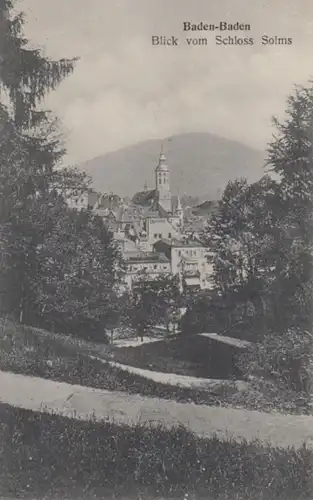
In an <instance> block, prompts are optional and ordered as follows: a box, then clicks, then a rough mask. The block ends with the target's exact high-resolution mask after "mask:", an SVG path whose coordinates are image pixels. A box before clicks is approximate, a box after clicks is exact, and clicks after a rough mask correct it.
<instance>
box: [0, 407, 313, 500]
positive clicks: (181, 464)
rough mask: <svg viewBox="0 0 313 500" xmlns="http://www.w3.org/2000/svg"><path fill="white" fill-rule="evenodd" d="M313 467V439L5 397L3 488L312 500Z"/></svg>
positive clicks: (3, 491) (0, 452) (0, 442)
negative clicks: (46, 407)
mask: <svg viewBox="0 0 313 500" xmlns="http://www.w3.org/2000/svg"><path fill="white" fill-rule="evenodd" d="M312 474H313V453H312V451H310V450H307V449H306V448H305V447H303V448H301V449H300V450H295V449H291V448H290V449H279V448H272V447H269V446H265V445H261V443H259V442H252V443H247V442H245V441H243V442H240V443H238V442H235V441H234V440H232V439H228V440H221V439H219V438H217V437H216V436H213V437H211V438H210V439H200V438H198V437H196V436H194V435H193V434H191V433H190V432H188V431H187V430H186V429H184V428H182V427H174V428H172V429H170V430H168V429H165V428H163V427H162V426H161V425H160V426H158V427H153V426H148V425H145V426H143V425H137V426H136V427H132V428H129V427H126V426H117V425H115V424H113V423H108V422H106V423H104V422H102V423H99V422H98V423H96V422H95V421H93V420H92V419H91V420H90V421H89V422H81V421H76V420H73V419H69V418H66V417H60V416H56V415H48V414H41V413H35V412H31V411H26V410H22V409H17V408H10V407H8V406H5V405H0V495H1V496H2V495H3V496H4V495H9V494H11V495H14V496H18V495H21V494H24V493H25V492H26V491H27V492H28V494H29V495H33V496H35V495H41V496H43V495H46V494H49V493H52V494H53V495H54V498H61V497H62V498H66V497H67V498H68V495H69V493H70V492H71V491H73V490H75V491H76V492H77V491H79V492H80V494H81V497H83V498H87V496H88V493H89V492H90V491H92V492H93V491H96V490H97V489H101V488H102V489H104V490H105V491H107V490H108V489H110V490H111V491H112V492H113V493H112V494H111V495H110V498H116V495H117V494H122V493H126V494H127V498H128V499H129V498H131V495H132V493H133V492H135V491H136V492H137V496H136V497H135V496H134V497H133V498H140V496H141V495H138V491H139V492H141V493H142V498H147V497H150V495H151V496H154V497H155V496H158V498H160V496H161V495H163V497H164V496H166V498H168V497H169V496H170V497H171V498H179V499H180V500H181V499H182V498H183V496H184V495H185V497H187V493H188V494H189V495H195V496H194V498H197V499H199V498H203V499H204V498H205V499H214V500H216V499H218V498H220V495H221V497H222V498H223V499H230V498H231V499H232V500H235V499H238V500H239V499H241V500H248V499H249V500H250V499H251V498H253V499H254V500H261V499H262V500H264V499H266V500H272V499H281V500H282V499H284V500H289V499H290V500H291V498H292V499H293V500H298V499H299V500H300V499H302V500H304V499H309V498H311V496H310V495H311V492H312V486H313V485H312ZM143 492H144V493H143ZM82 493H83V494H82ZM76 496H77V495H76ZM125 496H126V495H125ZM99 498H108V496H107V494H106V495H104V494H103V491H102V495H101V496H99ZM189 498H192V497H190V496H189Z"/></svg>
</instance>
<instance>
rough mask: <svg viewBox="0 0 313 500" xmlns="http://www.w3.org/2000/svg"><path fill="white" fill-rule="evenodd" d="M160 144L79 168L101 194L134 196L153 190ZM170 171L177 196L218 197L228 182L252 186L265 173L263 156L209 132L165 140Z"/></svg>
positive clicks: (145, 145) (126, 150)
mask: <svg viewBox="0 0 313 500" xmlns="http://www.w3.org/2000/svg"><path fill="white" fill-rule="evenodd" d="M161 144H162V140H149V141H144V142H141V143H138V144H135V145H132V146H129V147H126V148H123V149H120V150H118V151H113V152H110V153H107V154H105V155H102V156H98V157H96V158H94V159H92V160H89V161H87V162H85V163H82V164H80V165H78V167H79V168H81V169H82V170H84V171H85V172H87V173H88V174H89V175H90V176H91V177H92V179H93V184H94V187H95V188H96V189H97V190H98V191H102V192H114V193H118V194H120V195H121V196H132V195H133V194H134V193H135V192H137V191H140V190H142V189H143V187H144V183H145V181H147V183H148V186H149V188H150V187H151V188H153V187H154V169H155V167H156V165H157V161H158V157H159V154H160V150H161ZM164 150H165V154H166V156H167V158H168V165H169V167H170V169H171V186H172V192H173V194H178V195H180V196H183V195H184V194H188V195H190V196H197V197H200V198H201V199H202V200H205V199H210V200H214V199H218V198H219V197H220V194H221V192H222V190H223V189H224V187H225V185H226V183H227V182H228V180H233V179H235V178H236V177H247V178H248V180H249V181H250V182H253V181H256V180H258V179H259V178H260V177H261V176H262V175H263V174H264V171H263V168H262V167H263V164H264V156H265V155H264V153H263V152H261V151H258V150H255V149H252V148H250V147H248V146H245V145H244V144H241V143H239V142H236V141H231V140H228V139H223V138H221V137H218V136H215V135H212V134H208V133H189V134H181V135H176V136H173V137H171V138H168V139H166V140H164Z"/></svg>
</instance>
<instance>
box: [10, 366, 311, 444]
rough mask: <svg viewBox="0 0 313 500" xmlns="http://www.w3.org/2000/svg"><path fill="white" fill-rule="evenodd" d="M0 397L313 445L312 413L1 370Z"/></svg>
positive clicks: (81, 415)
mask: <svg viewBox="0 0 313 500" xmlns="http://www.w3.org/2000/svg"><path fill="white" fill-rule="evenodd" d="M0 401H1V402H3V403H7V404H10V405H12V406H17V407H21V408H25V409H29V410H36V411H42V412H54V413H58V414H61V415H65V416H69V417H72V418H76V419H88V417H89V416H90V415H91V414H93V415H94V417H95V418H96V419H97V420H101V419H109V420H114V421H115V422H116V423H121V424H129V425H134V424H136V423H138V422H141V423H144V422H150V423H152V424H159V423H162V424H164V425H165V426H167V427H171V426H173V425H175V424H176V425H177V424H182V425H184V426H186V427H187V428H188V429H190V430H191V431H193V432H194V433H195V434H197V435H198V436H201V437H203V436H206V437H208V436H210V435H212V434H213V433H215V434H217V435H218V436H219V437H231V436H232V437H234V438H236V439H241V438H245V439H247V440H251V439H255V438H258V439H260V440H262V441H266V442H269V443H271V444H273V445H277V446H282V447H287V446H291V445H293V446H295V447H300V446H302V444H303V442H306V443H307V445H308V446H310V447H313V417H309V416H295V415H281V414H275V413H261V412H258V411H247V410H239V409H231V408H216V407H209V406H200V405H195V404H192V403H186V404H183V403H176V402H174V401H166V400H161V399H156V398H147V397H142V396H139V395H128V394H126V393H121V392H110V391H105V390H98V389H92V388H90V387H83V386H79V385H71V384H66V383H63V382H62V383H61V382H54V381H51V380H46V379H41V378H37V377H29V376H23V375H17V374H13V373H10V372H3V371H0Z"/></svg>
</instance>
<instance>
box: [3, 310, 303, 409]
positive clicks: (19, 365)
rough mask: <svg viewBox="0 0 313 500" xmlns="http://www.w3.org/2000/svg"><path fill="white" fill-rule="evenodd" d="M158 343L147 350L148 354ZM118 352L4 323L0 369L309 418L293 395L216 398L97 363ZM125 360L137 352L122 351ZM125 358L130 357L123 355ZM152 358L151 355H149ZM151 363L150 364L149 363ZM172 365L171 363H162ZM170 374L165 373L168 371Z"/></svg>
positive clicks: (230, 392)
mask: <svg viewBox="0 0 313 500" xmlns="http://www.w3.org/2000/svg"><path fill="white" fill-rule="evenodd" d="M157 344H159V343H152V344H149V346H150V347H149V349H152V355H153V352H154V351H153V349H155V348H157V349H159V347H157ZM115 352H116V353H118V352H119V350H115V351H114V349H112V347H110V346H108V345H104V344H102V345H99V344H98V345H97V344H91V343H89V342H85V341H83V340H77V339H75V338H71V337H68V336H64V335H58V334H53V333H50V332H46V331H43V330H39V329H35V328H32V327H25V326H21V325H15V324H14V323H12V322H10V321H4V320H2V321H0V369H1V370H5V371H12V372H15V373H21V374H25V375H34V376H39V377H43V378H49V379H51V380H56V381H64V382H68V383H72V384H80V385H86V386H90V387H95V388H98V389H107V390H112V391H123V392H128V393H131V394H141V395H143V396H152V397H160V398H164V399H172V400H176V401H179V402H191V401H192V402H195V403H197V404H207V405H218V406H237V407H244V408H247V409H258V410H264V411H270V410H272V409H275V410H281V411H288V412H290V413H309V412H310V409H309V408H308V407H307V406H306V404H305V403H304V402H302V400H301V398H298V400H297V397H298V396H296V395H294V394H289V393H288V394H280V393H278V392H277V391H276V390H275V389H274V388H273V387H272V386H270V385H266V384H264V385H263V386H260V385H258V384H256V386H255V387H253V386H251V391H249V392H248V393H247V392H234V389H233V388H229V386H227V385H226V384H225V385H222V386H221V387H220V388H218V389H214V392H210V393H208V392H207V391H204V390H202V391H201V390H195V389H185V388H179V387H174V386H171V385H168V384H164V383H157V382H154V381H151V380H148V379H147V378H144V377H142V376H140V375H135V374H131V373H129V372H125V371H122V370H121V369H118V368H113V367H111V366H109V365H108V364H103V363H102V362H101V361H99V360H97V359H90V357H89V356H88V355H89V354H93V355H96V356H98V357H100V358H102V359H103V358H104V359H107V360H108V359H113V358H114V359H115V360H116V358H117V357H118V354H115ZM123 352H124V354H123V356H124V357H125V355H126V357H127V353H128V352H129V353H130V352H134V351H131V350H129V349H126V350H124V351H123ZM145 352H146V351H145ZM125 353H126V354H125ZM136 356H137V355H135V356H134V355H132V356H129V358H130V360H129V361H130V364H132V362H133V363H134V364H136V359H137V361H138V357H137V358H136ZM150 358H151V353H150ZM148 359H149V358H148ZM157 359H158V360H159V361H158V362H162V363H163V364H164V363H167V366H168V365H169V364H170V362H171V361H170V358H169V359H168V360H166V359H164V361H162V356H159V358H157ZM164 371H167V370H164Z"/></svg>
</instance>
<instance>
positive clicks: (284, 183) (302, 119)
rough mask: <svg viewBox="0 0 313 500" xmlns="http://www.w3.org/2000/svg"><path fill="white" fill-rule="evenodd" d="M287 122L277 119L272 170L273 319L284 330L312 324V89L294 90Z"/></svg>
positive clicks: (270, 158) (271, 149) (270, 156)
mask: <svg viewBox="0 0 313 500" xmlns="http://www.w3.org/2000/svg"><path fill="white" fill-rule="evenodd" d="M286 115H287V118H286V120H285V121H284V122H282V123H280V122H279V121H278V120H277V119H274V125H275V126H276V129H277V135H276V136H274V138H273V140H272V142H271V144H270V145H269V151H268V168H269V169H270V170H271V171H273V172H275V174H276V175H277V176H278V178H279V180H278V181H277V187H276V193H275V199H274V202H275V204H274V207H273V212H274V214H275V218H274V219H273V223H274V224H275V226H276V228H277V231H276V234H275V236H276V238H275V245H276V249H277V256H278V257H279V258H278V259H277V261H276V264H275V280H274V288H275V300H274V306H275V319H276V325H277V327H278V328H279V330H280V331H284V330H285V329H286V328H289V327H290V328H291V327H293V326H297V325H298V326H299V325H302V327H303V328H311V325H312V299H313V288H312V269H313V260H312V259H313V254H312V245H313V191H312V187H313V86H312V84H311V83H310V85H309V86H308V87H306V88H305V87H296V88H295V90H294V93H293V94H292V95H291V96H290V97H289V98H288V100H287V110H286Z"/></svg>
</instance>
